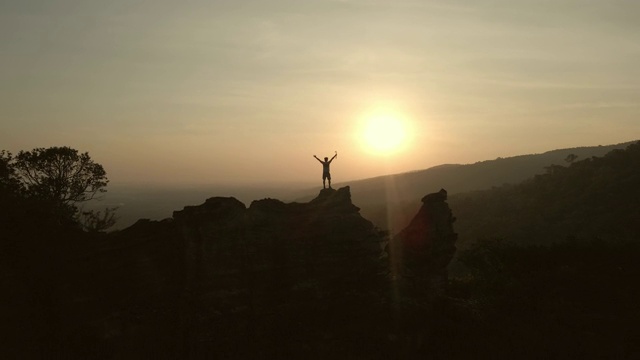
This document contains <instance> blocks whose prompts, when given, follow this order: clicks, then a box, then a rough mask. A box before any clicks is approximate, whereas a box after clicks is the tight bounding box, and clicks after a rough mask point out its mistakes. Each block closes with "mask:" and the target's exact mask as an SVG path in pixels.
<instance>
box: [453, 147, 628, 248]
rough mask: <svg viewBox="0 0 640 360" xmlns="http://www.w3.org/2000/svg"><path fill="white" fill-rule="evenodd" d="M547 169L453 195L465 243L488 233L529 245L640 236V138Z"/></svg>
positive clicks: (457, 229)
mask: <svg viewBox="0 0 640 360" xmlns="http://www.w3.org/2000/svg"><path fill="white" fill-rule="evenodd" d="M546 169H547V171H546V173H545V174H540V175H536V176H535V177H533V178H531V179H529V180H527V181H525V182H523V183H521V184H517V185H503V186H501V187H496V188H493V189H490V190H486V191H476V192H472V193H466V194H457V195H453V196H450V197H449V204H450V206H451V208H452V210H453V212H454V214H456V217H457V218H458V222H457V223H456V225H457V226H456V231H458V233H459V235H460V237H459V239H460V241H459V245H461V246H462V247H467V246H469V245H470V243H471V242H472V241H475V239H479V238H487V237H501V238H505V239H509V240H510V241H514V242H520V243H528V244H533V243H536V244H540V243H541V242H544V243H547V244H548V243H552V242H557V241H562V240H564V239H566V238H567V237H570V236H575V237H578V238H589V237H591V238H592V237H602V238H606V239H637V238H638V237H640V187H639V186H638V184H640V143H636V144H632V145H630V146H628V147H627V148H626V149H625V150H613V151H611V152H609V153H608V154H607V155H605V156H603V157H601V158H595V157H592V158H587V159H584V160H581V161H575V162H573V163H572V164H571V165H570V166H568V167H564V166H560V165H551V166H548V167H547V168H546Z"/></svg>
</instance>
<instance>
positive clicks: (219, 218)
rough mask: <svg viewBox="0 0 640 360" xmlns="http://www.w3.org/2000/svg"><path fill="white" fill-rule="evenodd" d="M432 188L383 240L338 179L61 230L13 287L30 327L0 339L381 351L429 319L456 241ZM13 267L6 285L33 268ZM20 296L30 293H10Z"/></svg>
mask: <svg viewBox="0 0 640 360" xmlns="http://www.w3.org/2000/svg"><path fill="white" fill-rule="evenodd" d="M441 197H442V196H441V194H440V195H436V196H435V198H434V197H433V196H432V197H429V196H427V197H425V199H423V201H424V204H423V207H422V209H421V210H420V212H419V213H418V214H417V215H416V217H415V218H414V219H413V221H412V222H411V224H410V225H409V226H408V227H407V228H406V229H405V230H403V231H402V232H401V233H400V234H398V235H397V236H395V237H394V238H393V240H392V241H390V242H389V239H388V237H387V236H386V235H385V234H384V233H382V232H381V231H379V230H378V229H376V228H375V227H374V226H373V224H372V223H371V222H370V221H368V220H366V219H364V218H363V217H362V216H361V215H360V213H359V208H358V207H356V206H355V205H353V203H352V202H351V194H350V191H349V188H348V187H345V188H341V189H338V190H333V189H325V190H322V191H321V192H320V193H319V195H318V196H317V197H316V198H315V199H313V200H312V201H310V202H308V203H283V202H281V201H279V200H275V199H263V200H257V201H254V202H253V203H251V205H250V206H249V207H248V208H247V207H246V206H245V205H244V204H243V203H241V202H239V201H238V200H236V199H234V198H222V197H214V198H210V199H208V200H207V201H206V202H205V203H204V204H202V205H199V206H188V207H185V208H184V209H183V210H180V211H176V212H174V214H173V218H172V219H167V220H163V221H149V220H140V221H138V222H137V223H136V224H134V225H133V226H131V227H130V228H127V229H125V230H122V231H119V232H117V233H113V234H109V235H101V236H98V237H90V236H88V235H86V234H75V235H69V237H68V238H67V239H66V240H64V241H63V243H64V244H67V245H65V246H66V247H65V249H66V250H65V251H64V252H63V253H62V254H58V255H56V256H53V257H52V258H55V260H51V261H48V262H47V261H44V260H43V259H44V258H46V257H45V256H44V255H42V256H40V258H39V259H40V260H38V261H39V262H46V263H47V265H46V266H45V265H42V264H38V266H39V268H40V269H48V270H51V269H55V272H48V273H47V274H46V277H45V278H43V280H41V281H38V282H35V283H34V284H35V285H34V286H31V287H30V286H22V287H21V291H23V293H21V294H17V295H15V298H14V299H13V300H14V305H13V306H14V307H15V309H17V310H16V311H15V314H25V313H33V314H36V315H30V317H29V318H27V319H26V322H27V323H29V324H30V326H31V327H33V328H37V331H36V332H35V333H30V332H29V331H25V332H15V331H14V332H13V333H12V332H11V330H8V331H7V332H8V337H5V338H15V339H20V340H21V341H22V343H19V344H18V346H17V349H16V350H15V352H14V354H20V355H24V354H27V355H30V356H41V355H46V354H52V353H60V354H62V355H67V356H74V357H78V356H82V357H86V358H91V357H93V358H131V357H149V356H153V357H159V358H202V357H206V358H247V357H249V358H282V357H295V358H299V357H305V358H309V357H311V358H344V357H348V358H353V357H355V358H362V357H364V358H387V357H390V356H393V355H394V354H397V353H398V351H399V350H398V349H401V350H402V349H405V350H406V349H415V348H416V346H415V344H414V345H411V342H412V341H413V339H414V338H415V336H414V335H413V333H415V332H416V331H415V330H412V329H413V328H412V326H413V325H411V321H407V320H406V318H410V317H411V314H413V317H414V318H416V317H419V320H420V322H421V323H426V322H428V321H429V319H427V318H425V316H431V315H432V314H433V309H434V308H433V306H432V305H433V304H436V303H437V302H438V299H439V298H440V297H441V293H442V285H443V282H444V281H445V280H446V266H447V264H448V262H449V260H450V259H451V256H452V254H453V251H455V247H454V245H453V244H454V242H455V234H454V233H453V229H452V226H451V224H452V217H451V212H450V210H449V208H448V206H447V205H446V202H444V199H442V198H441ZM385 246H386V251H385ZM16 269H17V268H8V270H7V271H6V273H10V274H14V276H8V277H5V279H8V281H7V283H8V282H14V283H19V282H20V281H19V280H20V276H25V274H30V276H34V274H35V273H37V272H38V270H31V272H25V271H22V270H19V269H18V270H16ZM9 280H10V281H9ZM32 283H33V282H32ZM434 284H437V286H436V285H434ZM34 289H35V290H34ZM29 294H31V295H33V294H37V296H38V300H33V301H28V302H22V303H20V301H19V300H20V299H21V298H23V297H29V296H31V295H29ZM407 304H412V305H409V306H408V305H407ZM415 304H419V306H417V307H416V306H415ZM424 309H427V310H428V311H426V312H425V311H423V310H424ZM407 315H409V316H407ZM7 319H8V320H10V321H9V323H14V324H16V326H17V324H18V323H20V322H21V321H23V320H25V319H24V318H21V317H20V315H17V316H13V317H11V316H8V317H7ZM406 324H409V326H406ZM9 328H10V327H9V326H5V329H9ZM34 334H35V335H34ZM412 336H413V337H412ZM420 337H424V335H420V336H419V337H418V339H420ZM420 341H422V340H420ZM405 350H402V351H405ZM402 351H400V353H402Z"/></svg>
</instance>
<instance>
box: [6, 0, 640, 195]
mask: <svg viewBox="0 0 640 360" xmlns="http://www.w3.org/2000/svg"><path fill="white" fill-rule="evenodd" d="M638 19H640V1H636V0H582V1H577V0H576V1H571V0H548V1H542V0H539V1H533V0H527V1H525V0H522V1H518V0H505V1H490V0H460V1H452V0H442V1H439V0H438V1H430V0H422V1H419V0H394V1H375V0H344V1H329V0H325V1H311V0H290V1H271V0H263V1H258V0H256V1H240V0H234V1H231V0H229V1H215V0H183V1H174V0H171V1H168V0H147V1H137V0H109V1H104V0H101V1H93V0H0V148H1V149H8V150H11V151H14V152H16V151H18V150H21V149H25V150H27V149H32V148H34V147H48V146H55V145H60V146H61V145H68V146H72V147H74V148H77V149H78V150H81V151H89V153H90V154H91V156H92V157H93V158H94V160H96V161H98V162H99V163H101V164H103V166H104V167H105V169H106V170H107V174H108V176H109V178H110V179H111V183H112V184H114V183H130V182H154V183H208V182H241V183H242V182H257V181H262V180H265V181H314V182H318V183H319V182H320V176H321V167H320V164H318V163H317V162H316V161H315V160H314V159H313V158H312V155H314V154H316V155H318V156H320V157H324V156H331V155H333V152H334V151H335V150H337V151H338V152H339V154H340V155H339V157H338V159H337V160H336V161H335V162H334V163H333V164H332V174H333V177H334V181H345V180H349V179H356V178H364V177H370V176H376V175H382V174H384V173H389V172H400V171H409V170H416V169H422V168H427V167H430V166H434V165H438V164H442V163H468V162H475V161H479V160H486V159H493V158H496V157H498V156H510V155H518V154H527V153H535V152H543V151H547V150H552V149H555V148H564V147H572V146H584V145H598V144H603V145H604V144H612V143H620V142H624V141H629V140H634V139H638V138H640V101H639V100H640V21H639V20H638ZM380 108H384V109H387V110H389V111H392V113H393V114H395V115H396V116H397V117H398V118H400V119H402V121H403V122H406V123H407V124H408V125H409V126H410V128H411V137H410V139H408V140H407V142H406V144H405V145H406V146H405V148H404V149H403V150H402V151H399V152H396V153H394V154H391V155H389V156H381V155H380V154H375V153H371V152H369V151H367V148H366V147H364V146H363V144H362V142H361V141H360V138H361V132H362V131H361V130H360V127H361V125H362V124H361V122H362V121H365V120H366V118H367V116H368V114H371V113H372V112H373V111H375V109H380Z"/></svg>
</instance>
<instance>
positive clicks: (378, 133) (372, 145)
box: [361, 113, 408, 154]
mask: <svg viewBox="0 0 640 360" xmlns="http://www.w3.org/2000/svg"><path fill="white" fill-rule="evenodd" d="M361 136H362V142H363V145H364V147H365V148H366V149H367V150H369V151H370V152H374V153H379V154H389V153H395V152H398V151H400V150H402V149H403V148H404V146H405V144H406V141H407V139H408V129H407V124H406V121H404V120H403V119H402V118H400V117H399V116H397V115H394V114H386V113H385V114H375V115H372V116H370V117H368V118H366V119H365V120H364V126H363V129H362V133H361Z"/></svg>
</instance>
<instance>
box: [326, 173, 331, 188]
mask: <svg viewBox="0 0 640 360" xmlns="http://www.w3.org/2000/svg"><path fill="white" fill-rule="evenodd" d="M327 180H329V189H331V175H329V176H327Z"/></svg>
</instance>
